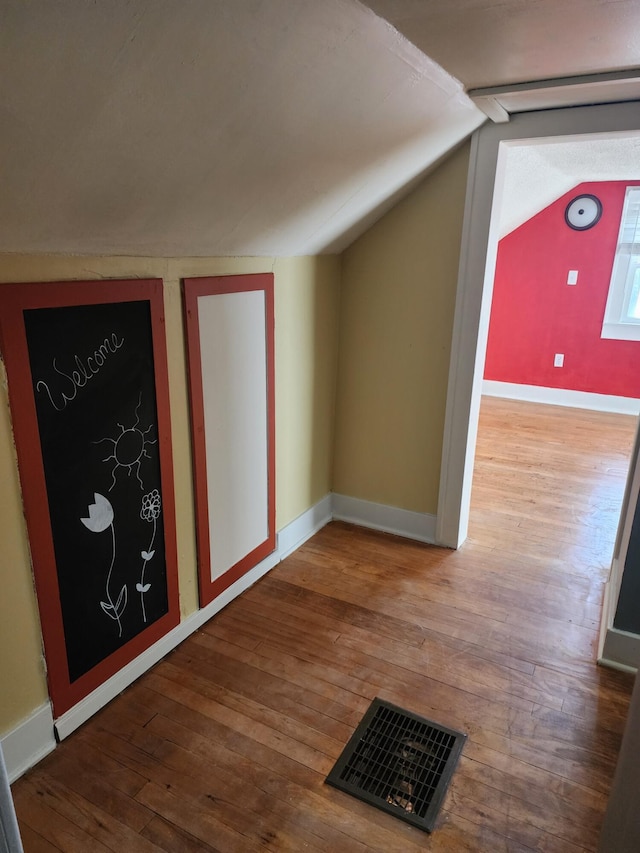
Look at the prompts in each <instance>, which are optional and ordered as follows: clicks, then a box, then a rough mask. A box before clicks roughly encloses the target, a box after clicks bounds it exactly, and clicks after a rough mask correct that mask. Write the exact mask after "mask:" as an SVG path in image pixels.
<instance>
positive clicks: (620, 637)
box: [598, 628, 640, 672]
mask: <svg viewBox="0 0 640 853" xmlns="http://www.w3.org/2000/svg"><path fill="white" fill-rule="evenodd" d="M598 663H599V664H601V665H602V666H608V667H610V668H611V669H620V670H623V671H624V672H637V670H638V669H639V668H640V636H639V635H638V634H630V633H629V632H628V631H620V630H618V629H617V628H609V629H608V630H607V633H606V636H605V639H604V645H603V649H602V653H601V655H600V657H599V658H598Z"/></svg>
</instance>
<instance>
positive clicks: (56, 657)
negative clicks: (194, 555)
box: [0, 279, 180, 718]
mask: <svg viewBox="0 0 640 853" xmlns="http://www.w3.org/2000/svg"><path fill="white" fill-rule="evenodd" d="M133 301H148V302H149V305H150V315H151V332H152V342H153V358H154V366H155V384H156V408H157V415H158V447H159V459H160V469H161V477H162V492H163V495H162V500H163V509H164V534H165V559H166V572H167V596H168V612H167V613H166V614H165V615H164V616H162V617H160V618H159V619H157V620H156V621H155V622H152V623H151V624H150V625H149V627H148V628H145V629H144V630H143V631H141V632H140V633H139V634H137V635H136V636H135V637H133V638H132V639H131V640H129V641H128V642H126V643H124V644H123V645H122V646H121V647H120V648H118V649H117V650H116V651H114V652H113V653H112V654H110V655H108V657H106V658H104V659H103V660H102V661H100V662H99V663H98V664H96V665H95V666H94V667H93V668H92V669H90V670H89V671H88V672H86V673H85V674H84V675H81V676H80V677H79V678H77V679H76V680H75V681H73V682H71V681H70V678H69V670H68V666H67V654H66V646H65V638H64V630H63V622H62V609H61V606H60V594H59V588H58V578H57V572H56V560H55V554H54V544H53V536H52V530H51V521H50V518H49V506H48V499H47V489H46V483H45V473H44V465H43V459H42V452H41V445H40V434H39V429H38V419H37V413H36V406H35V401H34V397H33V393H31V390H30V389H31V388H32V377H31V369H30V364H29V352H28V347H27V337H26V331H25V323H24V315H23V312H24V311H25V310H27V309H30V308H56V307H68V306H74V305H95V304H101V303H111V302H133ZM0 348H1V350H2V354H3V357H4V360H5V364H6V369H7V375H8V382H9V403H10V408H11V414H12V420H13V431H14V438H15V444H16V450H17V455H18V468H19V473H20V480H21V484H22V497H23V502H24V510H25V517H26V521H27V530H28V534H29V543H30V547H31V557H32V563H33V573H34V578H35V586H36V593H37V598H38V604H39V609H40V621H41V627H42V635H43V641H44V648H45V656H46V661H47V679H48V682H49V692H50V696H51V700H52V703H53V711H54V717H56V718H57V717H59V716H60V715H61V714H63V713H64V712H65V711H68V710H69V709H70V708H71V707H73V706H74V705H75V704H77V703H78V702H79V701H80V700H81V699H83V698H84V697H85V696H87V695H88V694H89V693H91V692H92V691H93V690H95V689H96V688H97V687H99V686H100V685H101V684H103V683H104V682H105V681H106V680H107V679H108V678H110V677H111V676H112V675H115V673H116V672H118V671H119V670H120V669H122V667H123V666H125V665H126V664H127V663H129V662H130V661H132V660H133V659H134V658H135V657H137V656H138V655H139V654H141V652H143V651H145V650H146V649H147V648H149V646H151V645H152V644H153V643H155V642H156V641H157V640H159V639H160V638H161V637H163V636H164V635H165V634H166V633H167V632H168V631H169V630H170V629H171V628H173V627H175V626H176V625H177V624H178V623H179V621H180V609H179V599H178V572H177V548H176V532H175V499H174V485H173V466H172V451H171V423H170V414H169V386H168V373H167V350H166V342H165V323H164V306H163V295H162V281H161V280H160V279H141V280H131V281H129V280H109V281H77V282H47V283H29V284H3V285H0Z"/></svg>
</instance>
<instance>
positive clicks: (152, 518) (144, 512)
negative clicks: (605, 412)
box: [136, 489, 161, 622]
mask: <svg viewBox="0 0 640 853" xmlns="http://www.w3.org/2000/svg"><path fill="white" fill-rule="evenodd" d="M160 507H161V501H160V493H159V492H158V490H157V489H153V491H151V492H149V494H148V495H144V496H143V498H142V507H141V509H140V518H141V519H142V520H143V521H148V522H149V523H153V532H152V534H151V541H150V542H149V547H148V548H147V550H146V551H141V552H140V556H141V557H142V572H141V573H140V583H137V584H136V589H137V591H138V592H139V593H140V604H141V606H142V618H143V620H144V621H145V622H146V621H147V613H146V610H145V607H144V594H145V592H148V591H149V589H150V587H151V584H150V583H145V582H144V570H145V569H146V568H147V563H148V562H149V560H150V559H151V558H152V557H153V555H154V554H155V553H156V552H155V551H153V550H152V548H153V542H154V539H155V538H156V526H157V525H156V522H157V520H158V518H159V517H160Z"/></svg>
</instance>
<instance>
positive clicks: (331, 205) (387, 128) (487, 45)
mask: <svg viewBox="0 0 640 853" xmlns="http://www.w3.org/2000/svg"><path fill="white" fill-rule="evenodd" d="M368 6H370V7H372V9H373V10H374V11H372V9H371V8H368ZM368 6H365V5H364V4H362V3H359V2H357V0H93V2H88V0H56V2H52V0H30V2H28V3H27V2H24V0H2V3H1V4H0V122H1V127H2V132H1V133H0V163H1V169H2V171H1V172H0V181H1V184H0V251H5V252H62V253H78V254H89V253H105V254H139V255H292V254H307V253H315V252H323V251H335V250H340V249H342V248H343V247H344V246H346V245H348V243H349V242H350V241H351V240H352V239H353V238H354V237H355V236H357V234H359V233H361V232H362V231H363V230H364V229H365V228H366V227H367V226H368V225H369V224H370V223H371V222H372V221H373V220H374V219H376V218H377V217H379V216H380V215H381V213H382V212H383V211H384V210H385V209H387V208H388V207H389V206H390V205H391V204H392V203H393V202H394V201H395V200H396V199H397V198H398V197H399V196H400V195H401V194H402V193H404V192H406V191H407V190H408V188H410V187H411V186H412V185H413V184H414V183H415V182H416V180H417V179H419V178H420V177H421V176H422V175H424V174H425V173H426V171H427V170H428V169H429V168H431V167H432V166H433V165H434V164H435V163H436V162H437V161H438V160H439V158H441V157H442V156H443V155H444V154H445V153H446V152H447V151H449V150H450V149H451V148H452V147H454V146H455V145H457V144H459V143H460V142H461V141H462V140H464V139H465V138H466V137H467V136H468V135H469V134H470V133H471V132H472V131H473V130H474V129H475V128H476V127H477V126H479V125H480V124H481V123H482V121H483V120H484V116H483V115H482V114H481V113H480V112H479V110H478V109H477V108H476V107H475V106H474V105H473V104H472V103H471V101H470V100H469V98H468V97H467V96H466V95H465V93H464V90H463V86H462V84H461V83H460V82H458V79H461V80H463V81H464V83H465V85H466V86H481V85H498V84H501V83H505V82H510V81H512V80H515V79H519V80H520V79H533V78H540V77H550V76H555V75H567V74H573V73H578V72H584V71H602V70H610V69H612V68H618V67H629V66H633V65H640V27H638V26H637V25H635V22H637V21H639V20H640V0H617V2H602V0H563V2H562V3H558V2H557V0H503V2H500V3H498V4H496V3H495V0H491V2H487V0H483V2H478V0H448V2H445V0H442V2H425V0H421V2H418V0H415V2H412V0H369V2H368ZM375 12H380V13H382V14H384V15H386V16H387V17H388V19H389V21H391V23H389V22H388V21H387V20H385V19H384V18H382V17H379V16H378V15H377V14H375ZM634 15H635V21H634V17H633V16H634ZM570 21H573V24H572V26H569V23H570ZM392 24H393V26H392ZM396 27H397V28H398V29H396ZM399 30H400V31H399ZM425 50H426V51H427V52H426V53H425V52H424V51H425ZM434 60H435V61H434ZM437 62H439V63H440V65H438V64H437ZM441 66H442V67H441ZM456 78H458V79H456Z"/></svg>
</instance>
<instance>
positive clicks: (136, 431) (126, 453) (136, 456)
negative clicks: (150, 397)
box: [93, 393, 157, 491]
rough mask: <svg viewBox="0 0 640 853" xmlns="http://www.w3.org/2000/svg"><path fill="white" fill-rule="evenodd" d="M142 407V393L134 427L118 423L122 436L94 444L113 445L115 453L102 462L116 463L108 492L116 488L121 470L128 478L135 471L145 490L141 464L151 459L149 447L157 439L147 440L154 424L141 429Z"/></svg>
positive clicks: (135, 413)
mask: <svg viewBox="0 0 640 853" xmlns="http://www.w3.org/2000/svg"><path fill="white" fill-rule="evenodd" d="M141 405H142V393H141V394H140V397H139V399H138V405H137V406H136V408H135V412H134V416H135V422H134V424H133V426H130V427H125V426H123V424H120V423H118V424H117V425H118V426H119V427H120V435H117V436H116V437H115V438H109V437H105V438H100V439H98V441H94V442H93V443H94V444H101V443H102V442H103V441H110V442H111V444H112V445H113V452H112V453H110V454H109V456H105V458H104V459H103V460H102V461H103V462H109V461H110V460H113V463H114V464H113V468H112V470H111V477H112V480H111V485H110V486H109V489H108V491H111V489H113V487H114V486H115V484H116V472H117V471H118V470H119V469H120V468H122V469H123V470H126V471H127V476H129V477H130V476H131V472H132V471H135V472H136V477H137V480H138V482H139V483H140V488H141V489H143V490H144V483H143V482H142V478H141V476H140V464H141V462H142V460H143V459H144V458H146V459H151V457H150V456H149V454H148V453H147V445H149V444H156V443H157V439H154V440H153V441H152V440H151V439H150V438H147V436H148V434H149V433H150V432H151V430H152V429H153V424H151V425H150V426H148V427H147V428H146V429H144V430H143V429H140V415H139V414H138V410H139V409H140V406H141Z"/></svg>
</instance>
